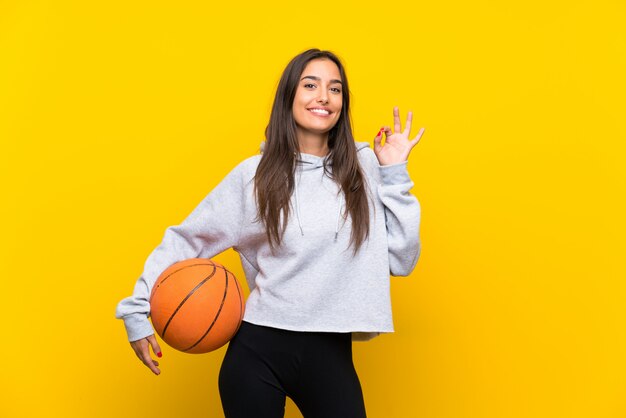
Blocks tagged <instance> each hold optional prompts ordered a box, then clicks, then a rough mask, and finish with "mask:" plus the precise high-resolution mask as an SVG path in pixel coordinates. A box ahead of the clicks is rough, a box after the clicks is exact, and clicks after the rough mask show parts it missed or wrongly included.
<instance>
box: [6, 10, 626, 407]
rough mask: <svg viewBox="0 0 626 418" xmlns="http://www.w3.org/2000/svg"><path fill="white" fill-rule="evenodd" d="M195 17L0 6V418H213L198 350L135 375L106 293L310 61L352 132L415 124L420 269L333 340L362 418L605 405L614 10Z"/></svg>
mask: <svg viewBox="0 0 626 418" xmlns="http://www.w3.org/2000/svg"><path fill="white" fill-rule="evenodd" d="M212 3H213V2H205V1H196V2H190V1H183V2H178V3H176V2H174V3H172V2H161V1H156V2H155V1H141V0H137V1H131V2H128V1H119V0H113V1H107V2H97V3H94V2H88V1H69V0H58V1H54V2H53V1H15V0H8V1H7V0H5V1H3V2H0V141H1V142H0V143H1V148H0V176H1V177H0V178H1V187H2V189H1V190H2V191H1V196H2V197H1V198H2V204H1V205H0V222H1V227H2V240H1V241H0V242H1V244H0V245H1V248H0V263H1V264H0V271H1V276H0V277H1V279H0V280H1V281H2V287H1V290H0V295H1V296H0V298H1V303H0V313H2V318H3V321H2V327H1V328H0V330H1V333H0V338H1V344H0V363H1V365H0V417H7V418H14V417H15V418H17V417H40V416H48V417H117V418H123V417H133V418H134V417H148V416H149V417H166V416H206V417H219V416H221V407H220V404H219V395H218V391H217V371H218V368H219V365H220V362H221V359H222V356H223V354H224V351H223V349H222V350H220V351H217V352H214V353H211V354H206V355H188V354H182V353H177V352H175V351H173V350H172V349H169V348H168V347H165V345H164V356H163V358H162V359H161V365H162V367H161V369H162V374H161V375H160V376H158V377H156V376H154V375H152V374H151V373H150V372H149V370H148V369H147V368H145V367H144V366H143V365H142V364H141V363H140V362H139V361H138V360H137V358H136V357H135V355H134V354H133V352H132V351H131V349H130V346H129V344H128V342H127V341H126V334H125V331H124V328H123V325H122V322H121V321H118V320H116V319H114V310H115V305H116V304H117V302H118V301H119V300H120V299H122V298H123V297H125V296H128V295H129V294H130V293H131V291H132V288H133V285H134V282H135V280H136V278H137V277H138V275H139V274H140V273H141V271H142V268H143V263H144V261H145V258H146V257H147V255H148V254H149V253H150V251H151V250H152V249H153V248H154V247H155V246H156V245H157V244H158V243H159V242H160V240H161V237H162V234H163V232H164V230H165V228H166V227H167V226H169V225H172V224H176V223H179V222H180V221H181V220H182V219H184V217H185V216H187V215H188V214H189V212H190V211H191V210H192V209H193V208H194V207H195V205H196V204H197V203H198V202H199V201H200V200H201V199H202V198H203V197H204V196H205V195H206V194H207V193H208V192H209V191H210V190H211V188H212V187H213V186H215V184H217V182H218V181H219V180H220V179H221V178H222V177H223V176H224V175H225V174H226V173H227V172H228V171H229V170H230V169H231V168H232V167H234V166H235V165H236V164H237V163H238V162H240V161H241V160H243V159H244V158H246V157H248V156H250V155H252V154H254V153H256V152H257V150H258V145H259V143H260V141H261V140H262V139H263V130H264V128H265V125H266V123H267V120H268V117H269V110H270V105H271V101H272V99H273V94H274V90H275V87H276V84H277V82H278V78H279V76H280V73H281V71H282V70H283V68H284V66H285V65H286V64H287V62H288V61H289V60H290V59H291V57H293V56H294V55H296V54H297V53H299V52H301V51H303V50H304V49H307V48H309V47H318V48H322V49H330V50H333V51H335V52H336V53H338V54H339V55H340V56H341V57H342V58H343V60H344V62H345V64H346V66H347V70H348V76H349V77H350V78H349V80H350V83H351V87H352V94H353V96H352V97H353V103H354V107H353V120H354V128H355V134H356V137H357V140H360V141H370V143H371V141H372V140H373V137H374V135H375V134H376V133H377V131H378V128H379V126H380V125H381V124H391V123H392V108H393V106H394V105H398V106H399V107H400V111H401V115H402V118H403V119H404V118H405V116H406V112H407V111H408V110H413V112H414V115H415V116H414V130H413V133H412V134H413V135H414V134H415V133H416V132H417V128H418V127H419V126H425V127H426V133H425V134H424V137H423V138H422V141H421V143H420V144H419V145H418V146H417V147H416V148H415V149H414V150H413V152H412V154H411V156H410V158H409V170H410V173H411V176H412V178H413V179H414V181H415V187H414V189H413V193H414V194H415V195H416V196H417V197H418V198H419V200H420V202H421V204H422V211H423V223H422V226H423V229H422V240H423V252H422V257H421V260H420V262H419V263H418V266H417V268H416V270H415V271H414V273H413V274H412V275H411V277H408V278H394V279H393V282H392V287H393V303H394V313H395V324H396V333H395V334H393V335H386V336H382V337H379V338H378V339H375V340H374V341H371V342H369V343H359V344H358V345H355V347H354V349H355V363H356V366H357V369H358V372H359V373H360V377H361V380H362V384H363V388H364V393H365V397H366V404H367V408H368V413H369V416H370V417H374V418H377V417H381V418H395V417H398V418H401V417H402V418H404V417H427V418H470V417H480V418H509V417H510V418H513V417H532V418H539V417H550V418H553V417H568V418H574V417H585V418H587V417H594V418H609V417H611V418H613V417H615V418H617V417H624V416H626V401H625V400H624V399H626V398H625V394H626V355H625V354H626V308H625V306H626V304H625V299H626V284H625V281H624V279H625V278H626V274H625V273H626V267H625V261H624V258H625V250H626V246H625V244H624V242H625V241H624V234H625V233H626V228H625V222H624V219H623V217H624V213H626V207H625V206H626V205H625V201H626V199H625V197H624V194H625V193H624V192H625V185H626V182H625V180H626V169H625V163H624V162H625V158H624V157H625V153H624V151H625V149H626V145H625V142H626V124H625V115H626V113H625V110H626V102H625V97H626V77H625V76H626V29H625V28H626V25H624V22H625V21H626V4H625V3H624V2H622V1H617V0H597V1H594V2H581V1H559V2H548V1H536V0H531V1H515V2H504V1H489V0H478V1H474V2H461V1H458V2H434V1H428V2H425V1H423V2H417V1H409V0H400V1H397V2H379V3H374V2H372V3H371V4H367V3H362V2H357V1H349V2H336V3H332V2H331V3H323V2H314V3H310V2H299V3H298V2H296V3H294V2H288V1H283V2H269V3H267V2H261V3H260V4H255V3H253V2H249V4H245V3H244V4H241V3H238V2H218V3H219V5H217V6H215V5H213V4H212ZM174 4H176V5H174ZM216 259H217V260H218V261H221V262H223V263H224V264H226V265H227V266H228V267H229V268H231V269H232V270H233V271H235V273H236V274H237V275H238V276H239V277H240V279H242V280H243V272H242V269H241V266H240V264H239V260H238V258H237V255H236V253H234V252H233V251H232V250H229V251H227V252H225V253H223V254H221V255H220V256H218V257H216ZM287 416H288V417H297V416H298V414H297V411H296V410H295V408H294V406H293V405H292V404H289V407H288V413H287Z"/></svg>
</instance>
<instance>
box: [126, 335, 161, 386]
mask: <svg viewBox="0 0 626 418" xmlns="http://www.w3.org/2000/svg"><path fill="white" fill-rule="evenodd" d="M149 345H151V346H152V351H153V352H154V353H155V354H156V355H157V356H158V357H161V355H162V354H161V347H159V343H158V342H157V340H156V338H155V336H154V334H152V335H149V336H147V337H146V338H142V339H141V340H137V341H131V342H130V346H131V347H132V348H133V350H134V351H135V354H136V355H137V357H139V360H141V362H142V363H143V364H145V365H146V366H147V367H148V368H149V369H150V370H152V373H154V374H156V375H157V376H158V375H159V374H161V370H159V368H158V367H157V366H158V365H159V362H158V361H156V360H152V357H150V349H149V348H148V346H149Z"/></svg>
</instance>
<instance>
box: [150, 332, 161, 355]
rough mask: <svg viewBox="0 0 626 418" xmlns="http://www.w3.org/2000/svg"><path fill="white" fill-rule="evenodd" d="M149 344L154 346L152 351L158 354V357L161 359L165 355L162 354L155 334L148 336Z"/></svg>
mask: <svg viewBox="0 0 626 418" xmlns="http://www.w3.org/2000/svg"><path fill="white" fill-rule="evenodd" d="M148 342H149V343H150V345H151V346H152V351H153V352H154V354H156V356H157V357H161V356H162V355H163V354H162V353H161V347H159V343H158V342H157V339H156V337H155V336H154V334H152V335H150V336H148Z"/></svg>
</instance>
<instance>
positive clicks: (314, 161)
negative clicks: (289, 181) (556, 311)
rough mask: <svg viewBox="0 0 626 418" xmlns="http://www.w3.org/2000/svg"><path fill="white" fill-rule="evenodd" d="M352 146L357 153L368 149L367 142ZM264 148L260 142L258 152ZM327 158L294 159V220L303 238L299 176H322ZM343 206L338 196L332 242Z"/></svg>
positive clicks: (355, 143)
mask: <svg viewBox="0 0 626 418" xmlns="http://www.w3.org/2000/svg"><path fill="white" fill-rule="evenodd" d="M354 145H355V146H356V151H357V153H358V152H360V151H361V150H363V149H364V148H369V146H370V145H369V143H368V142H357V141H354ZM264 148H265V141H263V142H261V146H260V151H261V153H263V149H264ZM327 158H328V155H325V156H323V157H319V156H317V155H313V154H306V153H302V152H301V153H300V156H299V157H298V158H297V159H296V164H297V166H298V169H297V170H296V174H297V175H296V178H295V195H296V196H295V201H296V218H297V219H298V227H299V228H300V234H301V235H302V236H304V230H303V229H302V221H301V216H300V198H299V193H298V188H299V183H300V176H301V175H302V172H304V171H313V170H322V172H321V175H323V170H324V162H325V161H326V159H327ZM343 206H344V197H343V193H341V194H340V195H339V205H338V209H337V223H336V226H335V236H334V241H337V236H338V234H339V220H340V219H341V209H342V208H343Z"/></svg>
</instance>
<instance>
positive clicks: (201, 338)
mask: <svg viewBox="0 0 626 418" xmlns="http://www.w3.org/2000/svg"><path fill="white" fill-rule="evenodd" d="M224 271H225V272H226V285H225V286H224V296H223V297H222V303H220V308H219V309H218V310H217V313H216V314H215V318H213V322H211V325H210V326H209V329H207V330H206V332H205V333H204V335H203V336H202V337H200V339H199V340H198V341H196V342H195V344H194V345H192V346H191V347H188V348H185V349H184V350H182V351H189V350H191V349H192V348H194V347H195V346H197V345H198V344H200V342H201V341H202V340H203V339H204V337H206V336H207V335H208V334H209V332H210V331H211V329H212V328H213V325H215V323H216V322H217V318H219V317H220V313H221V312H222V308H223V307H224V302H225V301H226V295H227V294H228V273H229V272H228V270H226V269H224ZM231 274H232V273H231Z"/></svg>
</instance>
